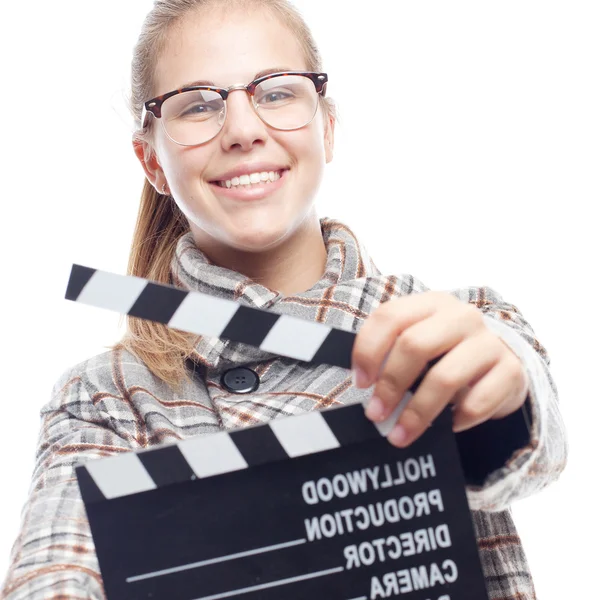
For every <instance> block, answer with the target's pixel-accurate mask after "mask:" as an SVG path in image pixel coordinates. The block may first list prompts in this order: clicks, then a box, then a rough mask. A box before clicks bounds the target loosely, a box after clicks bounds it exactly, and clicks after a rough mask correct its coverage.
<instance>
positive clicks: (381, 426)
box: [375, 391, 413, 437]
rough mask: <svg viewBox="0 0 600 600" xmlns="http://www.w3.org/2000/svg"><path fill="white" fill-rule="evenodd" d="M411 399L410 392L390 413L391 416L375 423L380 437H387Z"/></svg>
mask: <svg viewBox="0 0 600 600" xmlns="http://www.w3.org/2000/svg"><path fill="white" fill-rule="evenodd" d="M412 397H413V393H412V392H411V391H408V392H406V393H405V394H404V397H403V398H402V400H400V403H399V404H398V405H397V406H396V408H394V410H393V411H392V414H391V415H390V416H389V417H388V418H387V419H386V420H385V421H382V422H381V423H375V427H377V429H378V430H379V433H380V434H381V435H382V436H384V437H387V436H388V435H389V433H390V431H392V429H393V428H394V425H395V424H396V423H397V422H398V419H399V418H400V415H401V414H402V413H403V412H404V409H405V408H406V405H407V404H408V403H409V402H410V400H411V398H412Z"/></svg>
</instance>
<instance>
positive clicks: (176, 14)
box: [116, 0, 336, 388]
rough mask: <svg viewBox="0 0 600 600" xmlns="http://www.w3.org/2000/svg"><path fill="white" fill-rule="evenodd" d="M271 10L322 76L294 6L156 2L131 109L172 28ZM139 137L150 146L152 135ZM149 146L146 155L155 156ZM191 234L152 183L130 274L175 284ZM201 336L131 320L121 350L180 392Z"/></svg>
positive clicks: (245, 1)
mask: <svg viewBox="0 0 600 600" xmlns="http://www.w3.org/2000/svg"><path fill="white" fill-rule="evenodd" d="M201 9H219V10H221V11H223V14H228V13H229V11H231V10H232V9H242V10H251V9H268V10H270V11H272V13H273V14H274V15H275V16H276V17H277V18H278V19H280V21H281V22H282V24H283V25H284V26H286V27H287V28H288V29H289V30H290V31H291V32H292V33H293V34H294V35H295V36H296V38H297V39H298V41H299V42H300V45H301V47H302V49H303V52H304V57H305V61H306V66H307V69H308V70H309V71H316V72H320V71H322V70H323V68H322V59H321V55H320V53H319V50H318V48H317V45H316V43H315V40H314V38H313V36H312V34H311V32H310V29H309V28H308V26H307V24H306V23H305V21H304V19H303V17H302V15H301V14H300V13H299V12H298V10H297V9H296V8H295V7H294V6H293V5H291V4H290V3H289V2H288V0H155V2H154V7H153V8H152V10H151V11H150V12H149V13H148V15H147V17H146V19H145V21H144V24H143V26H142V31H141V34H140V36H139V38H138V41H137V44H136V46H135V48H134V52H133V60H132V63H131V96H130V108H131V111H132V113H133V117H134V119H135V121H136V123H139V122H140V118H141V113H142V106H143V103H144V102H145V101H146V100H147V99H148V98H150V97H151V96H152V91H153V89H154V70H155V67H156V64H157V61H158V58H159V56H160V54H161V52H162V50H163V49H164V47H165V45H166V42H167V40H168V35H169V32H170V31H171V29H172V27H173V26H175V25H176V24H177V23H180V22H181V21H182V19H183V18H184V17H185V16H186V15H187V14H188V13H191V12H192V11H194V12H196V11H199V10H201ZM319 99H320V102H321V104H322V108H323V110H324V114H325V115H328V116H331V117H333V118H334V119H335V118H336V109H335V104H334V103H333V101H332V100H331V99H330V98H323V97H322V96H319ZM137 135H138V137H139V138H140V139H142V140H147V138H146V134H145V133H142V132H139V133H138V134H137ZM150 151H151V149H150V145H149V144H146V145H145V152H150ZM188 231H189V225H188V223H187V220H186V218H185V217H184V215H183V213H182V212H181V211H180V210H179V208H178V207H177V205H176V204H175V202H174V201H173V199H172V198H171V197H170V196H166V195H162V194H159V193H158V192H157V191H156V190H155V189H154V187H153V186H152V185H151V184H150V183H149V182H148V180H146V181H145V182H144V187H143V189H142V195H141V200H140V207H139V212H138V217H137V222H136V225H135V230H134V234H133V241H132V245H131V252H130V255H129V264H128V267H127V272H128V274H130V275H135V276H137V277H144V278H146V279H151V280H153V281H159V282H162V283H169V284H173V281H172V277H171V268H170V265H171V260H172V258H173V254H174V252H175V248H176V246H177V242H178V241H179V239H180V238H181V236H182V235H184V234H185V233H187V232H188ZM196 341H197V336H195V335H191V334H187V333H185V332H182V331H176V330H174V329H169V328H168V327H166V326H165V325H161V324H160V323H154V322H152V321H145V320H143V319H136V318H133V317H127V332H126V334H125V336H124V337H123V339H122V340H121V341H120V342H119V344H117V346H116V347H117V348H119V347H122V348H125V349H127V350H129V351H130V352H132V353H133V354H135V355H137V356H138V357H139V358H140V359H142V360H143V361H144V363H145V364H146V366H147V367H148V368H149V369H150V371H151V372H152V373H153V374H154V375H156V376H157V377H158V378H160V379H162V380H163V381H165V382H166V383H168V384H169V385H171V386H173V387H174V388H178V387H179V385H180V384H181V383H182V381H183V380H185V379H186V378H187V377H188V375H187V371H186V368H185V361H186V359H187V358H188V357H189V356H191V355H192V354H193V350H194V346H195V343H196Z"/></svg>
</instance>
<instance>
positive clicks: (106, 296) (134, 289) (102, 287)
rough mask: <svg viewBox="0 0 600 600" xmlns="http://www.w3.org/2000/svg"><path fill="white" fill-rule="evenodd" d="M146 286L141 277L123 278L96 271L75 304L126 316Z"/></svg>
mask: <svg viewBox="0 0 600 600" xmlns="http://www.w3.org/2000/svg"><path fill="white" fill-rule="evenodd" d="M146 285H148V281H147V280H146V279H142V278H141V277H123V275H115V274H114V273H106V272H104V271H96V272H95V273H94V274H93V275H92V277H91V278H90V280H89V281H88V282H87V283H86V284H85V286H84V288H83V290H82V291H81V294H79V297H78V298H77V302H82V303H83V304H91V305H92V306H98V307H100V308H107V309H108V310H114V311H116V312H120V313H123V314H126V313H128V312H129V309H130V308H131V307H132V306H133V304H134V302H135V301H136V300H137V299H138V297H139V295H140V294H141V293H142V291H143V290H144V288H145V287H146Z"/></svg>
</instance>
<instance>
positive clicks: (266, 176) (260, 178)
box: [218, 171, 281, 188]
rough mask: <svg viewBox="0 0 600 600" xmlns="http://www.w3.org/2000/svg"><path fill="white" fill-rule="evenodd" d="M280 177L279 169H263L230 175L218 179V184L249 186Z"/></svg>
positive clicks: (224, 185)
mask: <svg viewBox="0 0 600 600" xmlns="http://www.w3.org/2000/svg"><path fill="white" fill-rule="evenodd" d="M278 179H281V172H280V171H269V172H267V171H263V172H262V173H251V174H250V175H240V176H239V177H232V178H231V179H227V180H226V181H219V182H218V185H220V186H221V187H226V188H232V187H239V186H242V185H243V186H245V187H250V186H251V185H254V184H257V183H263V182H264V183H272V182H273V181H277V180H278Z"/></svg>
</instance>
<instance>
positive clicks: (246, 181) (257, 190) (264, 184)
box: [210, 169, 289, 200]
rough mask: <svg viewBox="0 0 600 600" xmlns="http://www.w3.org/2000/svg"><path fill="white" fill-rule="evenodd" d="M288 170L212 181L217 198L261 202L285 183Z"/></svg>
mask: <svg viewBox="0 0 600 600" xmlns="http://www.w3.org/2000/svg"><path fill="white" fill-rule="evenodd" d="M288 173H289V169H282V170H281V171H262V172H260V173H251V174H249V175H240V176H239V177H233V178H232V179H227V180H225V181H212V182H211V183H210V185H211V186H212V187H213V189H214V190H215V193H216V195H217V196H222V197H224V198H231V199H233V200H262V199H263V198H266V197H267V196H269V195H271V194H273V193H274V192H276V191H277V190H278V189H279V188H280V187H281V186H282V185H283V184H284V183H285V181H287V175H288Z"/></svg>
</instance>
